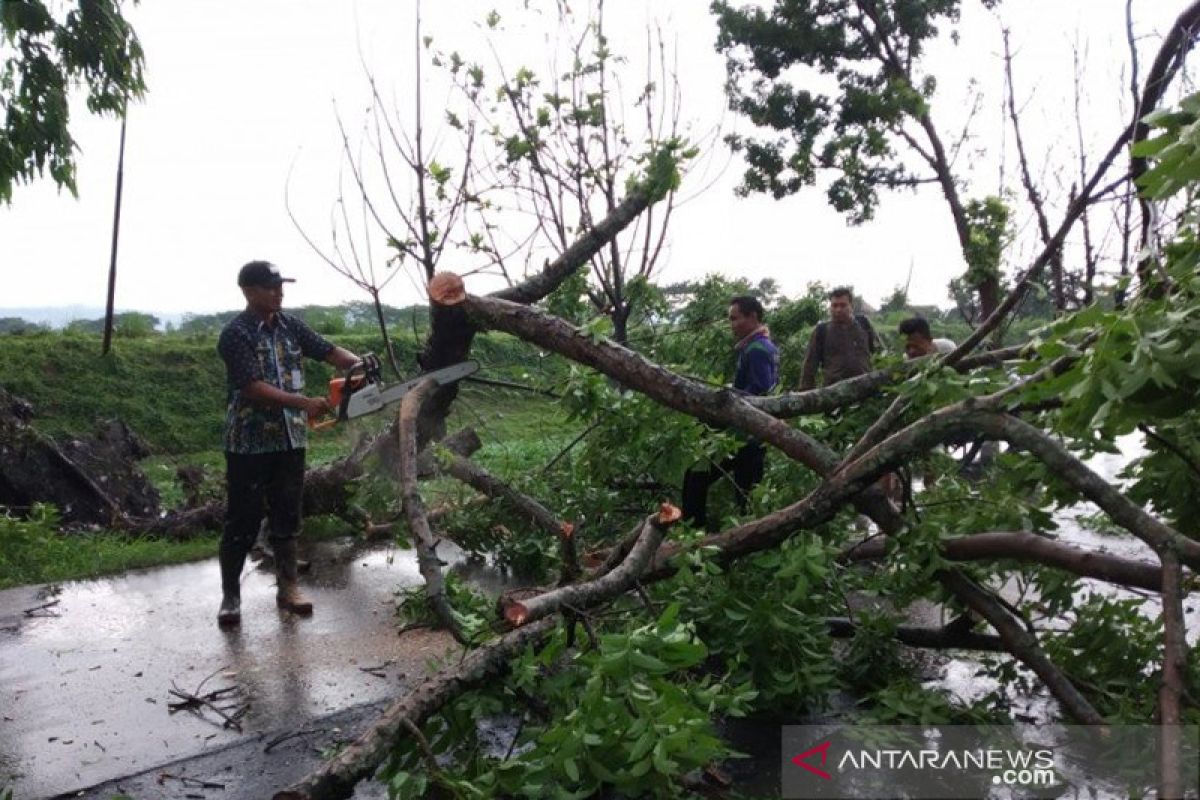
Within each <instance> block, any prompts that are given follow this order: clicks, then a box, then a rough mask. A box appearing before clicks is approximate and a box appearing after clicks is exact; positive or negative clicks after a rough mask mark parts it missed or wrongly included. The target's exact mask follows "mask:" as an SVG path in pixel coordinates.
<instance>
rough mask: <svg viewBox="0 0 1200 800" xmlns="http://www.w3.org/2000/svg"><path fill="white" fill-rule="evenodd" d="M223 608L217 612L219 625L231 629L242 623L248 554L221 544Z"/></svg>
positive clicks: (223, 543)
mask: <svg viewBox="0 0 1200 800" xmlns="http://www.w3.org/2000/svg"><path fill="white" fill-rule="evenodd" d="M219 560H220V562H221V608H220V610H218V611H217V624H218V625H220V626H221V627H223V628H224V627H231V626H233V625H237V624H239V623H240V622H241V621H242V565H243V564H245V563H246V554H245V553H242V552H239V551H236V550H235V548H233V547H230V546H229V545H227V544H226V543H225V542H224V541H222V542H221V549H220V556H219Z"/></svg>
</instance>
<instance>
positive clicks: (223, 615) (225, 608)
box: [217, 594, 242, 628]
mask: <svg viewBox="0 0 1200 800" xmlns="http://www.w3.org/2000/svg"><path fill="white" fill-rule="evenodd" d="M241 622H242V598H240V597H238V596H237V595H229V594H227V595H224V596H223V597H222V598H221V608H220V609H219V610H218V611H217V625H219V626H221V627H222V628H232V627H235V626H237V625H240V624H241Z"/></svg>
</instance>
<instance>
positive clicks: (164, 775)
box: [158, 772, 225, 789]
mask: <svg viewBox="0 0 1200 800" xmlns="http://www.w3.org/2000/svg"><path fill="white" fill-rule="evenodd" d="M169 780H171V781H179V782H180V783H182V784H183V785H184V788H187V789H224V788H225V784H223V783H213V782H212V781H202V780H200V779H199V778H189V777H188V776H186V775H173V774H171V773H170V772H160V773H158V785H159V786H162V785H163V783H164V782H166V781H169Z"/></svg>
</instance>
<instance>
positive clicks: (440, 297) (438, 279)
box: [429, 272, 467, 306]
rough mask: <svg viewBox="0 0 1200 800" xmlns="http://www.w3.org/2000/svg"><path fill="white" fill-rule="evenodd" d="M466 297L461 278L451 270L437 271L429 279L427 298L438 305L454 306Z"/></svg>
mask: <svg viewBox="0 0 1200 800" xmlns="http://www.w3.org/2000/svg"><path fill="white" fill-rule="evenodd" d="M466 299H467V290H466V287H465V286H463V279H462V278H460V277H459V276H458V275H456V274H455V273H453V272H438V273H436V274H435V275H434V276H433V278H431V279H430V281H429V300H430V301H431V302H432V303H434V304H436V305H439V306H456V305H458V304H459V303H461V302H462V301H463V300H466Z"/></svg>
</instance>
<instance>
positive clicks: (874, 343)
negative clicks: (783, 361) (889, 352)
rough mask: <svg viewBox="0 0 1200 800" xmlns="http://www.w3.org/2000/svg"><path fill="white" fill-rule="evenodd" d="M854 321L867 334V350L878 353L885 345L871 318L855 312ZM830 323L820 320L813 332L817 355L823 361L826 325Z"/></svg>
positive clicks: (873, 353)
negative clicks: (815, 338)
mask: <svg viewBox="0 0 1200 800" xmlns="http://www.w3.org/2000/svg"><path fill="white" fill-rule="evenodd" d="M854 321H855V322H856V323H857V324H858V327H860V328H862V329H863V331H864V332H865V333H866V334H867V352H868V353H870V354H871V355H875V354H876V353H878V352H880V351H881V350H882V349H883V346H882V345H881V344H880V342H879V335H878V334H876V333H875V329H874V328H873V327H871V320H869V319H867V318H866V317H865V316H863V315H862V314H855V315H854ZM828 324H829V323H828V322H818V323H817V329H816V331H814V332H813V335H814V336H816V337H817V356H818V357H819V358H820V359H821V361H824V360H825V326H826V325H828Z"/></svg>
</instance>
